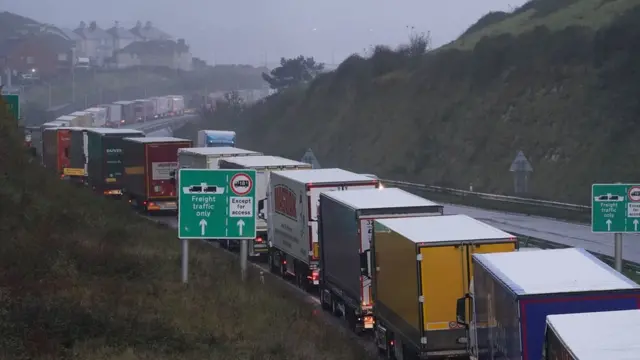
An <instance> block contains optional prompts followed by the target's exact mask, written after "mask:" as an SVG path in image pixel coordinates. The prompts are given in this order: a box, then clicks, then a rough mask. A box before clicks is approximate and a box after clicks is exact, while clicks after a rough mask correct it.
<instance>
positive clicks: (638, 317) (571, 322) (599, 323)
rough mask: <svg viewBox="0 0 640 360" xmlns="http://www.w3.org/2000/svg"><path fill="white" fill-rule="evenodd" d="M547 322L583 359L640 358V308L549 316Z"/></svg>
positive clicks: (619, 359)
mask: <svg viewBox="0 0 640 360" xmlns="http://www.w3.org/2000/svg"><path fill="white" fill-rule="evenodd" d="M547 324H549V326H550V327H551V328H552V329H553V331H554V332H555V333H556V335H558V338H559V339H560V341H562V342H563V343H564V345H565V346H566V347H567V348H568V349H569V350H570V351H571V353H572V354H573V355H574V356H575V357H576V358H578V359H580V360H602V359H607V360H635V359H638V358H640V356H639V355H638V354H640V342H638V333H640V310H623V311H603V312H595V313H580V314H563V315H549V316H548V317H547Z"/></svg>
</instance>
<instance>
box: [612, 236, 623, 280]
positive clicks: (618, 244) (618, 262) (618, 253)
mask: <svg viewBox="0 0 640 360" xmlns="http://www.w3.org/2000/svg"><path fill="white" fill-rule="evenodd" d="M613 236H614V242H615V269H616V270H617V271H618V272H622V233H615V234H614V235H613Z"/></svg>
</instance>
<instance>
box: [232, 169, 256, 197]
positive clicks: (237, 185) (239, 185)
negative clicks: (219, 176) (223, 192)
mask: <svg viewBox="0 0 640 360" xmlns="http://www.w3.org/2000/svg"><path fill="white" fill-rule="evenodd" d="M251 188H253V182H252V181H251V178H250V177H249V175H247V174H236V175H234V176H233V177H232V178H231V191H233V193H234V194H236V195H238V196H243V195H247V194H248V193H249V192H250V191H251Z"/></svg>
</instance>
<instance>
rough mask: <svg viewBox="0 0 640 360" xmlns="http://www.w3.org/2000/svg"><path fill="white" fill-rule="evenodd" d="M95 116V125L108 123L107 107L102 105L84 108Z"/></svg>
mask: <svg viewBox="0 0 640 360" xmlns="http://www.w3.org/2000/svg"><path fill="white" fill-rule="evenodd" d="M84 111H85V112H88V113H90V114H91V116H92V117H93V126H95V127H103V126H105V124H106V123H107V109H105V108H101V107H92V108H88V109H85V110H84Z"/></svg>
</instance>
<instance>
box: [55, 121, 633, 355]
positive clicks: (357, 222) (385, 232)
mask: <svg viewBox="0 0 640 360" xmlns="http://www.w3.org/2000/svg"><path fill="white" fill-rule="evenodd" d="M46 132H47V135H46V136H45V137H44V138H45V139H47V140H46V141H45V143H46V144H47V145H49V144H53V143H55V144H56V145H55V146H53V147H51V148H49V147H47V149H48V151H47V160H46V161H45V160H43V162H44V163H45V165H46V166H47V167H52V168H54V169H55V170H56V171H57V172H58V173H59V174H61V175H62V176H64V175H65V169H72V170H67V171H66V174H67V175H68V176H70V177H71V176H76V177H78V179H77V180H78V181H79V182H81V183H83V184H86V185H88V186H91V187H92V188H94V189H95V190H96V191H97V192H98V193H101V194H104V195H117V196H125V197H126V198H128V199H129V201H130V202H131V204H132V206H133V207H135V208H137V209H140V210H142V211H145V212H153V211H173V212H175V211H176V210H178V209H177V194H176V186H177V184H179V178H176V177H177V175H178V173H179V172H178V171H177V170H178V169H180V168H197V169H253V170H255V171H256V184H255V186H256V205H255V206H256V208H255V213H256V214H257V226H256V227H257V230H258V231H257V234H256V237H255V239H253V241H250V243H249V246H250V251H249V252H248V256H251V257H255V258H256V259H258V260H264V261H266V262H267V264H268V268H269V270H270V271H271V272H272V273H274V274H276V275H278V276H282V277H283V278H285V279H289V280H291V281H292V282H293V283H294V284H295V285H297V286H298V287H300V288H301V289H304V291H308V292H311V293H316V294H318V295H319V297H320V303H321V306H322V308H323V309H324V310H326V311H328V312H329V313H331V314H333V315H335V316H337V317H339V318H340V319H341V320H342V321H344V323H345V324H346V325H347V326H348V327H349V328H350V329H352V330H353V331H354V332H355V333H357V334H359V335H360V334H366V333H368V334H370V335H371V337H370V338H371V339H372V340H373V341H375V345H376V347H377V348H378V350H379V351H380V353H381V354H382V355H383V356H384V357H385V358H387V359H396V360H403V359H432V358H471V359H475V360H485V359H491V360H498V359H507V360H539V359H546V360H555V359H573V360H585V359H596V358H597V359H610V360H622V359H631V358H634V359H635V358H640V348H639V347H638V346H637V345H634V344H635V343H633V341H632V340H630V337H629V336H626V335H625V334H621V335H615V336H616V338H615V339H614V340H612V339H607V340H608V342H606V341H601V342H598V341H596V340H591V341H580V338H581V337H586V338H588V337H589V336H593V335H591V334H589V335H584V334H585V332H587V330H588V329H591V330H593V333H598V331H599V330H600V326H605V325H606V326H609V327H611V328H616V326H618V327H622V328H623V329H625V331H633V330H634V329H637V328H638V327H640V316H638V315H636V314H637V312H638V311H639V310H638V308H639V307H640V286H638V285H637V284H636V283H635V282H633V281H632V280H630V279H629V278H627V277H626V276H624V275H622V274H620V273H618V272H616V271H614V270H613V269H612V268H610V267H609V266H608V265H607V264H605V263H604V262H602V261H601V260H599V259H598V258H596V257H595V256H593V255H591V254H590V253H588V252H586V251H584V250H582V249H575V248H569V249H555V250H532V251H522V250H523V249H519V246H518V241H517V237H516V236H514V235H512V234H509V233H507V232H504V231H502V230H500V229H497V228H495V227H493V226H490V225H488V224H486V223H484V222H482V221H480V220H477V219H474V218H471V217H469V216H466V215H459V214H447V213H446V211H445V208H444V206H443V205H441V204H438V203H434V202H432V201H430V200H427V199H424V198H422V197H419V196H417V195H414V194H411V193H409V192H406V191H404V190H401V189H398V188H386V187H384V186H383V184H382V183H381V181H380V180H379V179H378V178H377V177H375V176H371V175H366V174H359V173H354V172H351V171H347V170H344V169H338V168H329V169H312V168H311V166H310V165H309V164H306V163H301V162H298V161H295V160H291V159H287V158H283V157H278V156H270V155H265V154H263V153H261V152H258V151H251V150H246V149H240V148H236V147H232V146H216V145H213V144H210V143H209V142H207V141H205V145H208V146H199V147H192V143H191V141H189V140H185V139H178V138H162V137H157V138H154V137H145V136H144V134H142V133H141V132H137V131H135V130H126V129H108V128H101V129H91V128H79V127H75V128H73V127H66V128H54V129H48V130H46ZM49 132H51V133H49ZM74 139H75V140H74ZM233 139H234V141H235V134H233ZM198 144H200V143H199V142H198ZM51 149H55V151H53V150H51ZM220 243H221V244H222V245H223V246H224V247H227V248H229V249H230V250H236V249H237V248H238V244H237V243H235V242H233V241H226V240H220ZM618 313H619V314H618ZM622 313H624V315H622ZM631 314H633V315H631ZM628 319H633V321H631V320H628ZM611 331H612V332H611V334H616V333H615V332H613V330H611ZM604 334H610V333H609V332H605V333H604ZM606 336H608V335H605V337H606ZM611 336H614V335H611ZM576 339H577V340H576ZM616 346H617V347H618V348H615V347H616ZM612 347H614V348H615V349H618V351H617V352H616V351H612V350H611V348H612ZM607 351H608V352H607ZM594 354H601V355H599V356H601V357H594ZM625 354H626V355H625ZM628 354H631V356H630V357H629V356H628ZM624 356H627V357H624Z"/></svg>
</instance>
